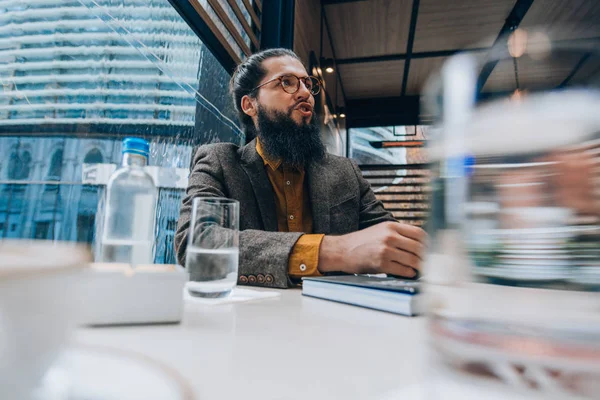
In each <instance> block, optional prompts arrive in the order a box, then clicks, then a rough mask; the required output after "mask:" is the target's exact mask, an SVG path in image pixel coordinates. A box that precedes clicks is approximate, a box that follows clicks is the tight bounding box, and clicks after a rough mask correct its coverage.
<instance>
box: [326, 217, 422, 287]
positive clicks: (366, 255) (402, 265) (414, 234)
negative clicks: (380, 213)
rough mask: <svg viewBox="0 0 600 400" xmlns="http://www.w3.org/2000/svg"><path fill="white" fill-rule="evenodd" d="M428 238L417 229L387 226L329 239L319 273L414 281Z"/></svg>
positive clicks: (401, 225) (375, 226)
mask: <svg viewBox="0 0 600 400" xmlns="http://www.w3.org/2000/svg"><path fill="white" fill-rule="evenodd" d="M425 238H426V234H425V231H423V230H422V229H421V228H418V227H416V226H411V225H406V224H400V223H398V222H383V223H381V224H377V225H374V226H372V227H370V228H367V229H363V230H361V231H358V232H353V233H349V234H346V235H342V236H329V235H328V236H325V237H324V238H323V242H322V243H321V249H320V251H319V271H320V272H332V271H340V272H346V273H350V274H377V273H386V274H392V275H398V276H405V277H409V278H412V277H414V276H415V275H416V274H417V272H416V271H419V270H420V269H421V262H422V260H423V254H424V251H425V246H424V242H425Z"/></svg>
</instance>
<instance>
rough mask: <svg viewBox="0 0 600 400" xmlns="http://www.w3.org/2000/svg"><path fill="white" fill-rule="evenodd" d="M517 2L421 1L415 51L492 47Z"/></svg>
mask: <svg viewBox="0 0 600 400" xmlns="http://www.w3.org/2000/svg"><path fill="white" fill-rule="evenodd" d="M514 4H515V0H478V1H473V0H452V1H448V0H421V2H420V5H419V18H418V20H417V30H416V34H415V43H414V47H413V51H415V52H422V51H437V50H447V49H458V48H465V47H489V46H491V45H492V44H493V43H494V40H495V39H496V36H498V32H499V31H500V29H501V28H502V25H504V20H505V19H506V17H507V16H508V14H509V13H510V11H511V10H512V7H513V6H514Z"/></svg>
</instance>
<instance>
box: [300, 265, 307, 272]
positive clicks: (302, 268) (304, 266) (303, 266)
mask: <svg viewBox="0 0 600 400" xmlns="http://www.w3.org/2000/svg"><path fill="white" fill-rule="evenodd" d="M300 271H302V272H304V271H306V264H300Z"/></svg>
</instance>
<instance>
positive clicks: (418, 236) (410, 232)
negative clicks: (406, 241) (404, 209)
mask: <svg viewBox="0 0 600 400" xmlns="http://www.w3.org/2000/svg"><path fill="white" fill-rule="evenodd" d="M390 226H392V228H393V229H394V230H395V231H396V232H398V233H399V234H401V235H402V236H406V237H407V238H410V239H413V240H416V241H417V242H419V243H425V242H426V241H427V233H426V232H425V231H424V230H423V229H421V228H419V227H418V226H413V225H409V224H401V223H399V222H394V223H392V224H391V225H390Z"/></svg>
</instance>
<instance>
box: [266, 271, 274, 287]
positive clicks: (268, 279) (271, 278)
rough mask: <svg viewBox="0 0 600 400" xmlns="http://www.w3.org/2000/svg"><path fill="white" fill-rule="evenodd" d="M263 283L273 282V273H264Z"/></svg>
mask: <svg viewBox="0 0 600 400" xmlns="http://www.w3.org/2000/svg"><path fill="white" fill-rule="evenodd" d="M265 283H266V284H269V285H270V284H272V283H273V275H271V274H267V275H265Z"/></svg>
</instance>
